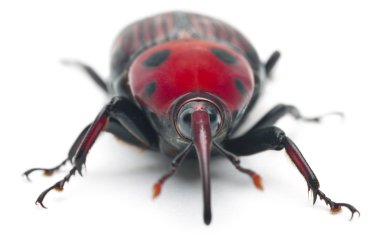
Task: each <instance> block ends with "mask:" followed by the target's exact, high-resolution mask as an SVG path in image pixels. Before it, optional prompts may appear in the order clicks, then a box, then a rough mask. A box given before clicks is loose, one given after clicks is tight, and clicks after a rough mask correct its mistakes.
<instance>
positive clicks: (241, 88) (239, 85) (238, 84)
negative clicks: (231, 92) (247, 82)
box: [235, 79, 246, 95]
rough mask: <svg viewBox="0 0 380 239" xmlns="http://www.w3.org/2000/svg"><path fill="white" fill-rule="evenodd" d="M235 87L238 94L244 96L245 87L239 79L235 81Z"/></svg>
mask: <svg viewBox="0 0 380 239" xmlns="http://www.w3.org/2000/svg"><path fill="white" fill-rule="evenodd" d="M235 87H236V89H237V90H238V91H239V92H240V94H242V95H244V94H245V91H246V89H245V86H244V84H243V82H242V81H241V80H239V79H236V80H235Z"/></svg>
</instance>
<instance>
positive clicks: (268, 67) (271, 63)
mask: <svg viewBox="0 0 380 239" xmlns="http://www.w3.org/2000/svg"><path fill="white" fill-rule="evenodd" d="M280 56H281V54H280V52H279V51H275V52H273V53H272V55H271V56H270V57H269V59H268V60H267V62H266V63H265V65H264V69H265V73H266V74H267V75H268V76H270V74H271V72H272V70H273V67H274V66H275V65H276V63H277V61H278V59H280Z"/></svg>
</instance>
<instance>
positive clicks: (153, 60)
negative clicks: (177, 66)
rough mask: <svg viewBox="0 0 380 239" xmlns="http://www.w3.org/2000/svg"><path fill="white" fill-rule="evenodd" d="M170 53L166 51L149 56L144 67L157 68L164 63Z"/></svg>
mask: <svg viewBox="0 0 380 239" xmlns="http://www.w3.org/2000/svg"><path fill="white" fill-rule="evenodd" d="M169 53H170V51H169V50H168V49H165V50H161V51H157V52H155V53H153V54H152V55H150V56H149V57H148V58H147V59H146V60H145V61H144V65H145V66H147V67H156V66H159V65H160V64H161V63H162V62H164V61H165V60H166V59H167V58H168V56H169Z"/></svg>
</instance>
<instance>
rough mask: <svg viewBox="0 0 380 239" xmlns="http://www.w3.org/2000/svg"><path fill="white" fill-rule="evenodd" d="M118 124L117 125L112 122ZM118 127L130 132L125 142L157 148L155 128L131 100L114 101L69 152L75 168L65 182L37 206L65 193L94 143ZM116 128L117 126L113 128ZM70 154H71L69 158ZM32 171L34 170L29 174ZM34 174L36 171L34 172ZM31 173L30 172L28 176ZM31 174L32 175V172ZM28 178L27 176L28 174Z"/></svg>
mask: <svg viewBox="0 0 380 239" xmlns="http://www.w3.org/2000/svg"><path fill="white" fill-rule="evenodd" d="M113 120H115V121H113ZM111 121H112V122H114V123H116V121H117V122H118V123H119V124H120V125H121V126H123V127H124V129H125V130H127V131H128V135H126V134H124V135H123V134H121V136H122V137H124V138H130V137H134V140H135V141H139V142H140V144H141V145H145V146H147V147H148V148H152V149H154V148H156V147H157V145H158V137H157V134H156V133H155V131H154V130H153V128H152V127H151V126H150V124H149V121H148V120H147V118H146V116H145V115H144V114H143V113H142V112H141V111H140V110H139V109H138V108H137V106H135V105H134V104H133V103H131V102H130V101H129V100H127V99H125V98H122V97H115V98H113V99H112V100H111V102H110V103H109V104H107V105H106V106H105V107H104V108H103V109H102V111H101V112H100V113H99V115H98V116H97V118H96V119H95V121H94V122H93V123H92V124H91V125H90V127H89V128H88V130H86V129H85V130H84V132H85V133H84V135H83V137H79V139H80V138H82V139H80V140H79V139H77V140H79V142H80V143H79V144H78V147H75V145H76V143H74V147H73V148H72V150H70V153H73V152H74V149H75V152H74V153H73V157H71V158H72V162H73V164H74V166H73V167H72V169H71V170H70V172H69V173H68V174H67V175H66V177H64V178H63V179H62V180H60V181H58V182H57V183H55V184H54V185H53V186H51V187H50V188H48V189H46V190H45V191H44V192H42V193H41V195H40V196H39V197H38V199H37V201H36V203H37V204H40V205H41V206H43V207H45V206H44V204H43V200H44V198H45V196H46V195H47V193H49V192H50V191H51V190H53V189H57V190H59V191H62V190H63V188H64V184H65V183H66V182H68V181H69V180H70V178H71V177H72V176H73V175H75V174H76V172H78V173H79V174H80V175H82V167H83V165H84V164H85V163H86V157H87V154H88V152H89V151H90V149H91V147H92V146H93V144H94V143H95V141H96V139H97V138H98V136H99V134H100V133H101V132H102V131H104V130H106V129H107V127H108V126H109V125H110V124H109V123H110V122H111ZM114 126H115V125H114ZM111 128H112V129H113V130H115V129H120V127H119V126H118V127H111ZM70 153H69V154H70ZM29 171H31V170H29ZM32 171H35V170H32ZM26 173H28V171H27V172H26ZM29 173H30V172H29ZM27 175H28V174H27Z"/></svg>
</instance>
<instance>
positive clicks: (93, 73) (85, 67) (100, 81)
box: [62, 60, 108, 93]
mask: <svg viewBox="0 0 380 239" xmlns="http://www.w3.org/2000/svg"><path fill="white" fill-rule="evenodd" d="M62 63H63V64H65V65H68V66H75V67H78V68H80V69H82V70H83V71H84V72H86V73H87V74H88V75H89V76H90V77H91V79H93V80H94V81H95V83H96V84H97V85H98V86H99V87H100V88H102V90H103V91H105V92H106V93H108V89H107V84H106V83H105V82H104V80H103V78H102V77H100V76H99V74H98V73H97V72H96V71H95V70H94V69H93V68H92V67H90V66H88V65H86V64H84V63H82V62H79V61H72V60H63V61H62Z"/></svg>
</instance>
